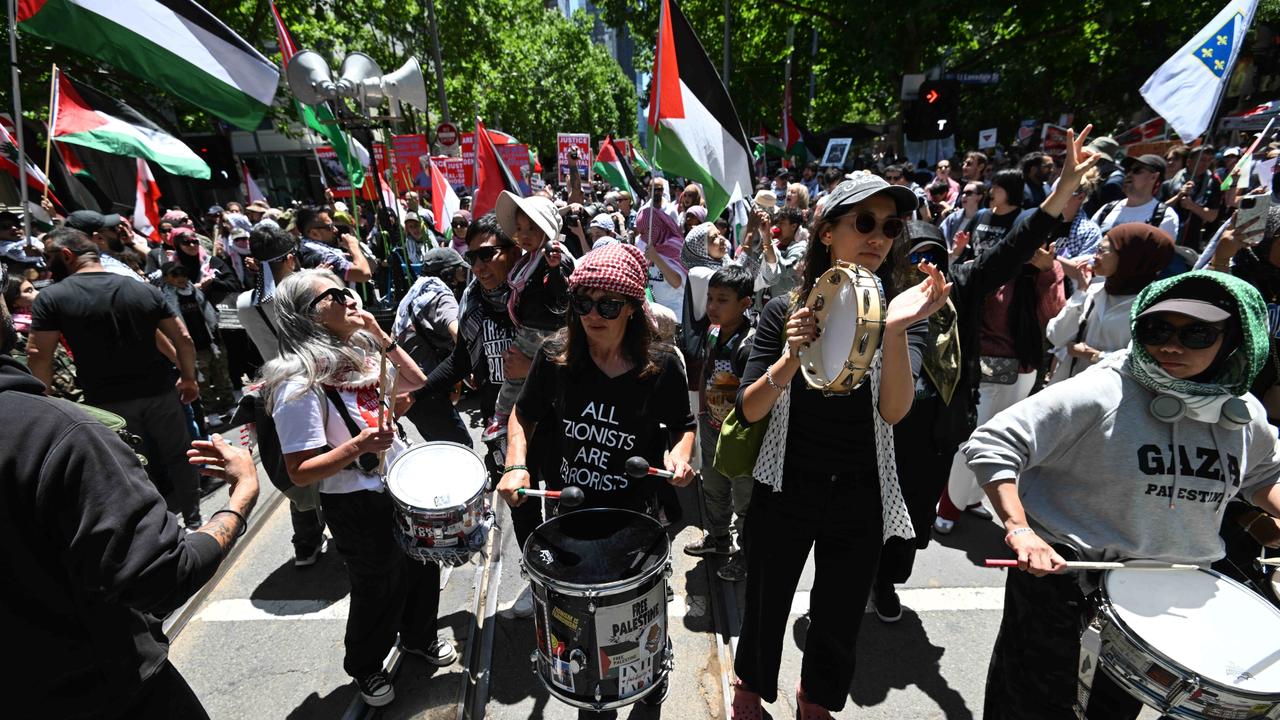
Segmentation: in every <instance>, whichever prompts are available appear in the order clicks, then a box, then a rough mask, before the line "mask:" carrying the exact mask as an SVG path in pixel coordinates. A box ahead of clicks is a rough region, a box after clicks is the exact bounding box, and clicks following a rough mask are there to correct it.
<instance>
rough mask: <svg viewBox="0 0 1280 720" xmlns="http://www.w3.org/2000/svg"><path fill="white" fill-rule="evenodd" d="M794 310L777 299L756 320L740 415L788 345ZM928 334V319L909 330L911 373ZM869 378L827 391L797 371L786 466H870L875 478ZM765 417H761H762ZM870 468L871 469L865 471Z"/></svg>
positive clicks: (916, 370) (826, 469) (832, 469)
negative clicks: (841, 390) (847, 389)
mask: <svg viewBox="0 0 1280 720" xmlns="http://www.w3.org/2000/svg"><path fill="white" fill-rule="evenodd" d="M790 315H791V305H790V301H789V298H774V299H773V300H770V301H769V304H768V305H765V306H764V310H763V311H762V312H761V313H760V321H759V322H758V323H757V324H756V334H755V338H754V340H753V341H752V344H751V357H750V358H749V359H748V360H747V369H746V371H745V372H743V373H742V386H741V388H740V389H739V390H738V408H739V417H741V407H742V395H743V393H744V392H745V391H746V389H747V388H748V387H750V386H751V384H752V383H754V382H755V381H757V380H759V379H760V378H761V377H764V371H765V368H767V367H769V366H770V365H772V364H773V363H774V362H775V361H776V360H777V359H778V358H780V357H782V354H783V352H785V350H786V345H787V342H786V340H785V333H784V327H785V326H786V321H787V318H788V317H790ZM928 339H929V321H928V319H925V320H921V321H920V322H918V323H916V324H914V325H912V326H911V327H910V328H908V329H907V355H908V357H909V358H910V361H911V376H912V378H913V379H915V378H918V377H919V376H920V365H921V363H922V362H923V359H924V352H925V348H926V347H927V345H928ZM872 412H873V410H872V406H871V378H870V376H868V377H867V378H866V379H865V380H864V381H863V383H862V384H861V385H859V386H858V387H857V389H855V390H854V391H853V392H851V393H849V394H848V395H824V394H823V393H822V391H821V390H814V389H813V388H810V387H809V385H808V384H807V383H806V382H805V381H804V378H803V377H802V376H801V375H800V374H799V373H796V376H795V378H793V379H792V381H791V414H790V415H791V422H790V425H789V426H788V428H787V449H786V453H787V456H786V467H787V468H789V469H790V468H794V469H798V470H802V471H805V472H813V473H832V474H836V473H848V472H858V471H866V472H869V473H870V476H869V477H870V478H871V479H874V478H875V477H876V474H875V467H876V441H875V423H874V421H873V420H872V417H871V413H872ZM762 422H763V421H762ZM868 468H869V470H867V469H868Z"/></svg>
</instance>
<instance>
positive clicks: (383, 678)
mask: <svg viewBox="0 0 1280 720" xmlns="http://www.w3.org/2000/svg"><path fill="white" fill-rule="evenodd" d="M356 684H357V685H359V686H360V698H361V699H362V700H364V704H365V705H368V706H369V707H382V706H383V705H387V704H388V703H390V702H391V701H392V700H395V699H396V689H395V688H394V687H392V686H391V678H389V677H387V674H386V673H385V672H383V671H381V670H379V671H378V672H376V673H373V674H372V675H369V676H367V677H365V678H363V679H361V680H357V681H356Z"/></svg>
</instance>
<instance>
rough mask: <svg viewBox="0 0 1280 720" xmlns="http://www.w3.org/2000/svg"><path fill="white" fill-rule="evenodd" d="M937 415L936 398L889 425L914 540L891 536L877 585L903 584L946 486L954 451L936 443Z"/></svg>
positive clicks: (939, 407) (926, 538)
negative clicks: (913, 531) (891, 428)
mask: <svg viewBox="0 0 1280 720" xmlns="http://www.w3.org/2000/svg"><path fill="white" fill-rule="evenodd" d="M952 402H961V399H960V398H958V397H957V398H952ZM943 410H944V406H943V405H942V398H941V397H938V396H936V395H935V396H933V397H928V398H918V399H917V400H916V401H915V404H914V405H912V406H911V412H910V413H908V414H907V416H906V417H905V418H903V419H902V421H901V422H899V423H898V424H897V425H894V426H893V444H894V448H895V450H896V452H895V454H894V457H895V459H896V460H897V463H898V482H899V484H900V486H901V487H902V499H903V500H904V501H905V502H906V504H907V514H908V515H910V516H911V528H912V529H913V530H915V533H916V537H915V539H914V540H904V539H903V538H900V537H892V538H889V539H888V540H886V541H885V543H884V550H883V551H882V552H881V553H880V570H879V571H878V572H877V574H876V580H877V582H881V583H904V582H906V581H907V579H908V578H910V577H911V570H912V569H913V568H914V567H915V563H916V551H917V550H923V549H925V548H927V547H928V546H929V538H930V536H931V534H932V533H933V519H934V517H935V516H936V515H937V507H938V498H939V497H941V496H942V491H943V489H944V488H946V486H947V478H948V477H949V475H950V473H951V458H952V456H954V455H955V452H956V446H955V445H953V444H950V443H948V444H947V446H946V447H943V446H942V445H941V442H940V439H939V435H940V433H939V432H938V429H937V427H936V425H937V423H939V422H943V420H942V418H941V412H942V411H943Z"/></svg>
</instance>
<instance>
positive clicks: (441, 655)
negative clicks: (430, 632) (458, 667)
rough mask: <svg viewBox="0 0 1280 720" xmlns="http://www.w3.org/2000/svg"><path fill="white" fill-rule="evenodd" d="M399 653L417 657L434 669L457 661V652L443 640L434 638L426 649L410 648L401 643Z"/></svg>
mask: <svg viewBox="0 0 1280 720" xmlns="http://www.w3.org/2000/svg"><path fill="white" fill-rule="evenodd" d="M400 652H403V653H409V654H410V655H417V656H418V657H420V658H422V659H423V660H426V661H427V662H429V663H431V664H432V665H435V666H436V667H448V666H450V665H452V664H453V662H454V661H455V660H457V659H458V651H457V650H456V649H454V647H453V645H452V644H451V643H450V642H449V641H448V640H445V639H444V638H436V639H435V642H433V643H431V645H429V646H428V647H427V648H426V649H421V648H415V647H410V646H408V645H405V644H404V642H403V641H402V642H401V643H400Z"/></svg>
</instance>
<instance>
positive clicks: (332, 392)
mask: <svg viewBox="0 0 1280 720" xmlns="http://www.w3.org/2000/svg"><path fill="white" fill-rule="evenodd" d="M323 387H324V394H325V397H327V398H329V402H331V403H333V407H334V408H335V409H336V410H337V411H338V415H339V416H341V417H342V422H343V424H345V425H346V426H347V431H348V432H350V433H351V437H353V438H354V437H356V436H357V435H359V434H360V427H359V426H358V425H356V421H355V420H352V419H351V413H350V412H349V411H348V410H347V403H346V401H345V400H343V399H342V395H341V394H340V393H339V392H338V389H337V388H335V387H330V386H328V385H325V386H323ZM321 417H324V416H323V415H322V416H321ZM395 425H396V434H397V435H399V436H400V439H401V440H404V439H405V436H404V428H402V427H400V423H396V424H395ZM342 469H343V470H357V471H360V472H365V471H364V470H363V469H362V468H361V467H360V466H359V465H358V464H357V463H356V462H355V461H352V462H350V463H348V464H347V466H346V467H344V468H342Z"/></svg>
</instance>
